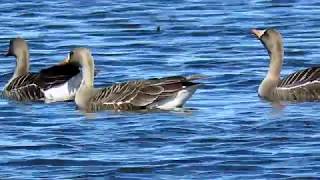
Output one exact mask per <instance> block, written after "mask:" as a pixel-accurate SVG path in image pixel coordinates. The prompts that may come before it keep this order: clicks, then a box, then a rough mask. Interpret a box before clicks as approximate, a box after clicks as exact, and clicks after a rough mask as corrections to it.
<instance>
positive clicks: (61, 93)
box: [44, 73, 82, 102]
mask: <svg viewBox="0 0 320 180" xmlns="http://www.w3.org/2000/svg"><path fill="white" fill-rule="evenodd" d="M81 81H82V74H81V73H79V74H77V75H76V76H74V77H72V78H71V79H70V80H68V81H67V82H65V83H63V84H61V85H59V86H55V87H52V88H50V89H48V90H45V91H44V96H45V101H46V102H55V101H67V100H72V99H73V98H74V96H75V94H76V92H77V90H78V88H79V86H80V84H81Z"/></svg>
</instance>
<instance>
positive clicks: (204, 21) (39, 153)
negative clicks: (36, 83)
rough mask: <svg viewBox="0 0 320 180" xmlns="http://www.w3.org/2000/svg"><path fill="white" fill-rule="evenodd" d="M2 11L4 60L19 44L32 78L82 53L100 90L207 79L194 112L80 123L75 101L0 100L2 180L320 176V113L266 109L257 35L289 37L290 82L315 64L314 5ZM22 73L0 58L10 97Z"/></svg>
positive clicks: (110, 115) (98, 116)
mask: <svg viewBox="0 0 320 180" xmlns="http://www.w3.org/2000/svg"><path fill="white" fill-rule="evenodd" d="M0 12H1V16H0V27H1V28H0V51H1V52H5V51H6V50H7V49H8V44H9V40H10V39H11V38H14V37H17V36H20V37H24V38H26V39H27V40H28V42H29V47H30V48H31V51H30V52H31V69H32V71H38V70H39V69H42V68H44V67H48V66H51V65H53V64H56V63H57V62H59V61H61V60H62V59H63V58H64V57H65V56H66V55H67V53H68V52H70V50H71V49H72V48H74V47H77V46H85V47H89V48H90V49H91V50H92V52H93V55H94V59H95V64H96V67H97V69H98V70H99V71H100V72H99V74H98V75H97V77H96V78H95V85H96V86H97V87H101V86H105V85H109V84H111V83H116V82H121V81H126V80H130V79H143V78H153V77H162V76H169V75H191V74H204V75H207V76H208V78H207V79H204V80H202V81H201V82H202V83H204V84H205V86H204V87H203V88H202V89H200V90H198V91H197V92H196V93H195V94H194V96H193V97H192V98H191V99H190V100H189V101H188V102H187V103H186V109H187V110H188V111H175V112H163V111H160V112H151V113H141V112H138V113H132V112H114V111H106V112H100V113H93V114H83V113H82V112H81V111H79V110H77V109H76V107H75V104H74V103H73V102H63V103H62V102H61V103H60V102H59V103H52V104H43V103H18V102H14V101H8V100H6V99H0V137H1V138H0V154H1V159H0V167H1V168H0V179H118V178H119V179H201V180H202V179H317V178H318V177H319V176H320V168H319V164H320V158H319V155H320V143H319V142H320V134H319V132H320V119H319V114H318V112H319V110H320V106H319V104H318V103H300V104H289V105H286V106H285V107H282V109H279V110H277V111H275V110H274V109H273V108H272V105H271V104H269V103H268V102H266V101H262V100H260V99H259V97H258V95H257V89H258V86H259V83H260V82H261V80H262V79H263V78H264V76H265V74H266V72H267V68H268V60H269V59H268V55H267V52H266V50H265V49H264V47H263V45H262V44H261V43H260V42H259V41H258V40H257V39H256V38H254V37H253V36H252V35H251V33H250V29H251V28H267V27H276V28H277V29H278V30H279V31H280V32H281V33H282V35H283V38H284V48H285V51H286V54H285V55H286V57H285V61H284V65H283V71H282V74H283V75H285V74H289V73H292V72H295V71H297V70H300V69H303V68H307V67H310V66H316V65H319V64H320V61H319V59H320V53H319V52H320V29H319V22H320V21H319V17H320V10H319V3H318V1H314V0H310V1H305V0H295V1H290V0H286V1H282V0H273V1H267V0H251V1H234V0H230V1H227V0H216V1H210V0H200V1H191V0H190V1H178V0H174V1H163V0H159V1H141V0H136V1H126V0H124V1H105V0H95V1H67V0H55V1H35V0H32V1H18V0H10V1H9V0H3V1H1V6H0ZM164 29H165V30H164ZM157 32H161V35H159V34H160V33H157ZM14 67H15V60H14V58H12V57H4V56H1V68H0V74H1V76H0V80H1V81H0V84H1V86H2V87H3V86H4V85H5V83H6V82H7V80H8V79H9V78H10V76H11V73H12V72H13V70H14Z"/></svg>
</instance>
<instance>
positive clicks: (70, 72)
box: [3, 38, 81, 101]
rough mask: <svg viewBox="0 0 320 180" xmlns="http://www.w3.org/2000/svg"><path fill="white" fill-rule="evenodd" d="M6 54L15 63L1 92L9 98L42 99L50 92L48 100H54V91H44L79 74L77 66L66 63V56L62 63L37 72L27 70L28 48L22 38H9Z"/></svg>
mask: <svg viewBox="0 0 320 180" xmlns="http://www.w3.org/2000/svg"><path fill="white" fill-rule="evenodd" d="M7 56H15V57H16V63H17V67H16V69H15V72H14V74H13V77H12V78H11V79H10V80H9V82H8V83H7V84H6V86H5V87H4V92H3V95H4V96H5V97H7V98H10V99H14V100H18V101H30V100H31V101H39V100H41V101H42V100H45V99H46V95H47V94H50V98H51V99H50V100H55V99H54V98H55V96H54V93H52V92H50V93H47V94H46V93H45V91H47V90H49V89H51V88H54V87H58V86H61V85H63V84H64V83H67V82H68V81H69V80H70V79H71V78H73V77H76V76H77V75H79V76H81V74H80V69H79V67H78V66H75V65H72V64H69V63H67V60H68V58H67V59H66V60H65V62H64V63H61V64H59V65H55V66H52V67H49V68H47V69H43V70H41V71H40V72H39V73H31V72H29V49H28V45H27V42H26V41H25V40H24V39H22V38H15V39H12V40H10V45H9V50H8V53H7ZM78 81H79V82H77V83H74V84H76V85H75V86H77V87H79V85H80V82H81V79H79V80H78ZM75 88H76V87H75ZM70 89H71V88H70ZM65 91H67V90H65ZM61 93H65V94H62V95H59V97H63V98H65V99H69V98H71V97H73V96H74V95H72V94H71V93H70V94H69V92H67V93H66V92H61ZM57 94H59V92H57Z"/></svg>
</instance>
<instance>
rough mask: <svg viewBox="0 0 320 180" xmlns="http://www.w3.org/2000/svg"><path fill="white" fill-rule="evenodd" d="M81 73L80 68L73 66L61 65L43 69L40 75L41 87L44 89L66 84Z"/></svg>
mask: <svg viewBox="0 0 320 180" xmlns="http://www.w3.org/2000/svg"><path fill="white" fill-rule="evenodd" d="M79 73H80V69H79V67H77V66H75V65H73V64H68V63H66V64H59V65H55V66H52V67H50V68H46V69H42V70H41V71H40V73H39V85H40V86H41V87H42V88H43V89H44V90H47V89H50V88H52V87H55V86H58V85H61V84H64V83H65V82H67V81H68V80H69V79H71V78H72V77H74V76H76V75H77V74H79Z"/></svg>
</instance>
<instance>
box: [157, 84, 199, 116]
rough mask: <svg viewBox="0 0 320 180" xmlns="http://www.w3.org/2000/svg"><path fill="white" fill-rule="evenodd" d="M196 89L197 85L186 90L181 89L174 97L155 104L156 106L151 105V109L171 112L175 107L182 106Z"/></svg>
mask: <svg viewBox="0 0 320 180" xmlns="http://www.w3.org/2000/svg"><path fill="white" fill-rule="evenodd" d="M197 88H198V85H194V86H190V87H188V88H186V89H182V90H181V91H179V92H178V93H177V95H176V96H175V97H171V98H168V99H165V100H162V101H160V102H157V103H156V104H153V105H151V107H153V108H158V109H163V110H172V109H175V108H177V107H180V106H183V104H184V103H185V102H186V101H187V100H188V99H189V98H190V97H191V96H192V95H193V93H194V92H195V91H196V90H197Z"/></svg>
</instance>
